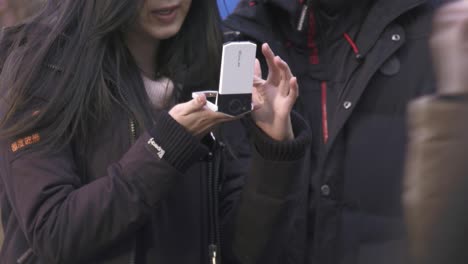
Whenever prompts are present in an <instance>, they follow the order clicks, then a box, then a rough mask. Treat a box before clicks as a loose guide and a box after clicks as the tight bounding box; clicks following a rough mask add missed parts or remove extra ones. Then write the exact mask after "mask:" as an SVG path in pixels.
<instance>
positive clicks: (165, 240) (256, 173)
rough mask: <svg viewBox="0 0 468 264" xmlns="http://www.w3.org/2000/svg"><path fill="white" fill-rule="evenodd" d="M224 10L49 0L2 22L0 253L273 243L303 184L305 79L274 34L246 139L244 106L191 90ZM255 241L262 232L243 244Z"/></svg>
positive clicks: (147, 251) (212, 60) (186, 251)
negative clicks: (299, 108) (232, 111)
mask: <svg viewBox="0 0 468 264" xmlns="http://www.w3.org/2000/svg"><path fill="white" fill-rule="evenodd" d="M219 22H220V18H219V12H218V9H217V5H216V1H215V0H193V1H192V0H140V1H135V0H59V1H57V0H50V1H47V4H46V7H45V8H44V9H43V10H42V12H40V13H39V14H38V15H37V16H34V18H33V19H32V20H31V21H26V22H25V23H20V24H19V25H17V26H14V27H11V28H8V29H6V31H5V32H4V34H3V35H2V39H1V41H0V61H1V62H2V69H1V74H0V88H1V95H2V98H1V99H2V101H1V104H0V109H1V110H0V112H1V115H0V116H1V122H0V153H1V154H0V156H1V157H2V158H1V159H0V177H1V180H0V208H1V210H2V225H3V227H4V230H5V242H4V244H3V247H2V249H1V251H0V263H1V264H11V263H18V264H26V263H27V264H30V263H31V264H32V263H35V264H36V263H37V264H38V263H44V264H45V263H47V264H72V263H79V264H85V263H106V264H111V263H112V264H127V263H135V264H143V263H167V264H179V263H180V264H187V263H193V264H196V263H219V261H221V260H223V261H228V259H227V258H226V256H233V257H234V259H229V261H237V260H239V259H240V260H241V261H242V262H243V263H252V260H251V259H250V256H251V255H261V254H266V251H265V249H266V246H265V245H267V244H268V241H272V240H271V237H273V236H274V234H275V233H274V232H273V231H272V230H271V229H274V230H275V232H280V231H281V230H278V228H279V225H278V224H277V221H276V220H277V218H276V216H277V215H282V214H285V213H287V212H288V211H287V210H286V209H287V205H288V204H290V203H291V200H292V199H293V198H294V197H295V196H297V195H296V193H295V192H294V191H293V190H296V189H298V187H297V185H298V182H299V180H300V177H299V176H300V175H301V174H300V171H301V168H303V166H304V159H303V157H304V155H305V152H306V150H307V149H308V142H309V141H310V140H309V133H310V132H309V131H308V130H307V125H306V123H305V121H304V120H302V119H301V118H300V117H299V116H298V115H297V114H293V113H291V109H292V107H293V104H294V102H295V100H296V98H297V95H298V86H297V81H296V79H295V78H294V76H293V75H292V74H291V72H290V69H289V67H288V65H287V64H286V63H285V62H284V61H282V60H281V59H280V58H278V57H276V56H275V55H274V53H273V52H272V51H271V50H270V49H268V47H267V46H263V54H264V55H265V57H266V58H267V61H268V63H269V66H270V68H269V70H270V74H269V75H268V78H267V79H266V80H263V79H261V76H260V72H259V71H260V66H259V65H258V64H257V67H256V69H257V71H256V73H257V78H255V83H254V85H255V89H254V94H255V96H254V97H253V102H254V103H255V105H256V110H255V111H254V112H253V113H252V115H249V116H248V117H246V118H245V119H243V122H245V123H247V124H248V132H249V134H250V135H251V141H250V142H251V143H249V144H242V145H240V144H238V143H239V142H240V141H241V140H244V139H245V138H244V137H243V136H242V135H243V134H245V133H246V131H244V130H242V129H241V126H240V124H239V122H237V121H236V122H235V121H233V119H234V118H233V117H230V116H227V115H224V114H222V113H218V112H213V111H211V110H209V109H208V108H206V107H205V106H206V98H205V97H204V96H202V95H201V96H199V97H197V98H195V99H192V96H191V95H192V92H194V91H198V90H200V89H202V90H205V89H210V88H213V87H216V85H217V82H218V80H217V78H218V76H219V66H220V62H221V58H220V57H221V48H222V44H223V43H222V33H221V30H220V29H219ZM228 121H232V122H231V123H229V124H224V123H226V122H228ZM225 126H228V127H227V128H226V127H225ZM215 127H216V129H215ZM236 127H237V128H239V129H236ZM211 131H213V133H210V132H211ZM223 132H224V133H223ZM215 139H218V140H215ZM221 141H222V142H221ZM247 141H248V140H247ZM239 148H242V149H240V150H239ZM248 148H251V149H252V151H251V152H252V153H251V154H252V155H251V158H244V157H245V155H243V154H242V152H244V149H248ZM249 153H250V152H249ZM234 156H236V157H234ZM244 185H245V187H244ZM221 222H222V223H223V227H222V228H221V227H220V226H221ZM226 223H227V224H226ZM287 224H288V223H286V224H285V226H286V227H287ZM265 230H270V232H265V233H266V235H265V236H257V235H256V234H258V233H259V232H260V231H265ZM232 234H236V235H237V234H238V235H237V236H234V238H233V240H231V239H230V238H231V237H233V235H232ZM233 241H234V242H236V241H237V243H234V246H233V247H231V246H229V245H231V244H232V243H233ZM246 241H249V243H251V242H252V241H256V245H258V247H257V246H254V247H249V248H248V249H246V250H245V251H244V248H240V247H236V245H243V244H244V243H245V242H246ZM226 244H227V245H228V246H225V247H224V249H225V250H224V251H220V246H221V245H226ZM236 248H237V249H239V250H236ZM257 249H258V252H260V253H256V252H257ZM231 251H233V253H231ZM262 252H263V253H262Z"/></svg>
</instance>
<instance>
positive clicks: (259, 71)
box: [254, 59, 262, 79]
mask: <svg viewBox="0 0 468 264" xmlns="http://www.w3.org/2000/svg"><path fill="white" fill-rule="evenodd" d="M254 76H255V77H256V78H260V79H261V78H262V67H261V66H260V61H259V60H258V59H255V68H254Z"/></svg>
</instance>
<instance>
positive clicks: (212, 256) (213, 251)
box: [207, 152, 221, 264]
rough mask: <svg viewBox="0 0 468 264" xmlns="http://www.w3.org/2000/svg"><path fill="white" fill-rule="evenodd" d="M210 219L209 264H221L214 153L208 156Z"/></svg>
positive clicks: (216, 165) (217, 180)
mask: <svg viewBox="0 0 468 264" xmlns="http://www.w3.org/2000/svg"><path fill="white" fill-rule="evenodd" d="M207 161H208V165H207V166H208V178H207V183H208V218H209V235H208V237H209V243H208V256H209V262H208V263H209V264H220V263H221V261H220V256H221V253H220V252H221V250H220V249H221V248H220V245H221V230H220V229H221V228H220V225H219V213H218V212H219V211H218V208H219V202H218V201H219V200H218V199H219V195H218V191H219V190H218V188H219V176H218V175H219V171H218V169H219V168H218V160H217V159H216V158H215V156H214V154H213V152H210V153H209V154H208V159H207Z"/></svg>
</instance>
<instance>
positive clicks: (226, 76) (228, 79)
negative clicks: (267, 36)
mask: <svg viewBox="0 0 468 264" xmlns="http://www.w3.org/2000/svg"><path fill="white" fill-rule="evenodd" d="M256 52H257V45H256V44H254V43H252V42H249V41H240V42H238V41H236V42H229V43H226V44H224V45H223V56H222V61H221V72H220V80H219V89H218V91H203V92H198V93H203V94H205V96H206V97H207V98H213V97H215V98H216V100H215V102H214V103H212V102H209V101H208V103H207V107H208V108H210V109H211V110H213V111H219V112H222V113H224V114H226V115H230V116H240V115H244V114H246V113H249V112H251V111H252V109H253V106H252V89H253V78H254V68H255V57H256ZM198 93H194V94H193V95H192V96H193V97H195V96H197V94H198Z"/></svg>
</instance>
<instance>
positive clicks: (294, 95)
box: [288, 77, 299, 107]
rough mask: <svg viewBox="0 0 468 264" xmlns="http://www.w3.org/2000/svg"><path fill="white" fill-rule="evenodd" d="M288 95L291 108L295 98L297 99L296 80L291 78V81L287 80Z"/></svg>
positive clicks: (297, 85)
mask: <svg viewBox="0 0 468 264" xmlns="http://www.w3.org/2000/svg"><path fill="white" fill-rule="evenodd" d="M289 86H290V88H289V94H288V98H289V100H290V102H291V107H292V106H293V105H294V103H295V102H296V100H297V98H298V97H299V84H298V83H297V78H296V77H292V78H291V80H289Z"/></svg>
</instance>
